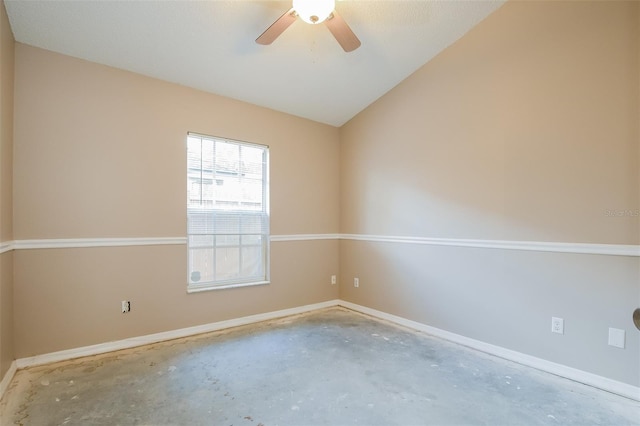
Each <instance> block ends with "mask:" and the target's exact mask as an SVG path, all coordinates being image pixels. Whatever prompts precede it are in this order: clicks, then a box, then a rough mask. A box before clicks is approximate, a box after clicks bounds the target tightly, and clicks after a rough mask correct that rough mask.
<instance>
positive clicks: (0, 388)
mask: <svg viewBox="0 0 640 426" xmlns="http://www.w3.org/2000/svg"><path fill="white" fill-rule="evenodd" d="M16 371H18V366H17V364H16V362H15V361H13V362H12V363H11V365H10V366H9V369H8V370H7V372H6V373H4V377H3V378H2V381H0V401H1V400H2V397H3V396H4V393H5V392H6V391H7V389H9V384H10V383H11V380H13V376H15V375H16Z"/></svg>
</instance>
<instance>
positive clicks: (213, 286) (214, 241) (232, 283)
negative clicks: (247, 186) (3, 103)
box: [186, 132, 270, 293]
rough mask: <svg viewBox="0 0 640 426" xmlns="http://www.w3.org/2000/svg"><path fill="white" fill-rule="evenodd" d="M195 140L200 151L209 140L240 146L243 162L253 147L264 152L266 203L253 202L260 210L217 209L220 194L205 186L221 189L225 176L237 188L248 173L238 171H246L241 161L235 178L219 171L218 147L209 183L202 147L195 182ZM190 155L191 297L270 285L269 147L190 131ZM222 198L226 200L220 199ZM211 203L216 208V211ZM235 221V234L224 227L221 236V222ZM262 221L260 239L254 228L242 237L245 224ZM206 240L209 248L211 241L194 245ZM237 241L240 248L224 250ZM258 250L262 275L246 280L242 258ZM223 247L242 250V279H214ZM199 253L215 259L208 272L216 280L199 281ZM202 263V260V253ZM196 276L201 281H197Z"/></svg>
mask: <svg viewBox="0 0 640 426" xmlns="http://www.w3.org/2000/svg"><path fill="white" fill-rule="evenodd" d="M197 139H200V141H201V147H202V141H205V140H206V141H207V142H209V143H211V142H213V143H214V144H215V142H221V143H224V144H225V145H226V146H229V144H230V145H236V146H238V147H239V148H238V153H239V154H238V155H239V157H241V155H242V147H247V148H253V149H256V148H257V149H260V150H262V179H261V183H262V192H261V197H262V199H261V202H260V203H257V202H256V203H255V205H257V206H258V207H260V209H259V210H253V209H251V208H248V209H247V208H244V209H243V208H241V207H239V208H237V209H234V208H230V207H228V206H227V207H226V208H215V204H216V203H217V202H221V200H220V199H216V195H215V194H216V191H214V190H213V189H209V190H204V189H203V186H202V185H203V182H204V181H211V183H210V184H211V185H213V186H216V185H221V183H220V182H222V181H224V179H225V177H226V178H227V179H229V180H230V181H236V179H237V182H238V185H240V186H242V185H241V183H240V182H242V183H246V180H243V176H244V173H243V172H242V171H240V168H242V167H243V163H242V160H241V158H239V159H238V164H239V165H238V167H239V169H238V172H237V173H236V174H235V175H233V174H232V175H231V176H229V173H228V171H227V172H224V171H223V172H220V170H219V169H218V168H217V166H216V162H215V152H216V151H215V149H216V148H215V146H217V145H214V148H213V154H212V158H211V161H210V164H212V166H211V170H208V172H209V177H207V178H205V177H204V174H203V170H204V166H203V164H204V161H203V159H202V158H203V155H202V148H201V151H200V169H199V173H200V177H199V178H198V177H197V173H198V169H195V168H192V167H190V163H192V161H190V159H189V155H190V154H189V142H190V141H191V143H197V142H196V140H197ZM186 154H187V176H186V178H187V292H189V293H193V292H200V291H207V290H217V289H226V288H234V287H246V286H254V285H264V284H269V283H270V267H269V264H270V261H269V256H270V243H269V240H270V238H269V147H268V146H266V145H261V144H256V143H250V142H244V141H238V140H233V139H227V138H221V137H216V136H208V135H202V134H198V133H192V132H189V133H188V134H187V144H186ZM224 175H226V176H224ZM198 179H199V180H198ZM247 180H248V178H247ZM198 185H200V187H199V190H196V191H194V192H195V193H196V194H198V195H199V197H200V203H199V205H197V203H194V201H193V199H192V195H193V194H192V192H191V191H192V189H193V187H194V186H196V187H197V186H198ZM204 194H213V195H211V200H207V201H206V202H205V201H204V196H205V195H204ZM219 196H220V197H222V196H221V195H219ZM221 203H222V204H224V203H227V204H230V202H229V201H228V200H224V201H222V202H221ZM207 204H209V205H207ZM211 204H213V206H212V205H211ZM245 204H247V203H245ZM249 204H250V203H249ZM238 205H242V202H239V203H238ZM203 218H204V219H203ZM225 220H226V221H227V222H226V223H225ZM234 220H237V221H238V228H237V229H238V233H237V234H236V233H229V231H228V230H227V228H225V231H224V233H218V232H220V231H219V227H220V225H219V224H220V223H222V224H223V225H227V223H231V222H232V221H234ZM204 222H206V223H207V225H206V226H204V227H202V226H200V225H199V224H202V223H204ZM258 222H259V223H260V225H258V228H259V229H260V231H259V234H257V233H255V232H256V231H253V228H252V231H253V232H252V233H242V231H241V229H242V228H244V227H245V226H247V225H243V224H244V223H248V224H250V225H249V226H255V225H254V224H256V223H258ZM227 226H228V225H227ZM203 229H204V230H203ZM212 229H213V231H212ZM208 238H211V240H210V244H208V242H205V244H204V245H202V243H200V244H198V243H197V242H196V239H200V240H201V241H203V240H206V239H208ZM234 238H237V242H236V243H231V244H228V245H225V244H224V243H223V242H222V241H228V240H229V239H231V240H233V239H234ZM244 239H247V240H250V241H251V240H253V241H254V242H253V243H243V240H244ZM256 241H257V242H256ZM256 247H261V259H260V262H261V268H262V269H261V270H260V271H259V272H260V273H259V274H256V275H244V276H243V275H242V269H243V264H242V259H243V256H244V250H243V249H251V248H256ZM224 248H232V249H233V248H237V249H238V250H237V256H238V260H237V262H238V263H237V267H238V272H239V276H237V277H233V278H230V279H215V276H216V273H217V271H216V268H217V263H216V256H218V251H219V249H224ZM196 250H201V251H202V250H204V251H205V253H207V252H210V254H211V256H212V257H211V261H210V266H209V269H210V270H213V272H212V273H213V276H214V278H213V279H212V280H206V279H205V280H203V281H200V279H201V277H200V272H201V271H200V269H202V264H201V265H200V266H199V267H198V268H199V269H198V270H194V265H195V263H194V262H197V260H194V258H195V257H197V256H196V255H194V253H195V252H196ZM198 258H199V259H203V257H202V254H201V255H200V256H199V257H198ZM204 258H205V259H209V256H208V254H205V256H204ZM194 272H197V273H198V275H194ZM194 277H195V278H198V279H194Z"/></svg>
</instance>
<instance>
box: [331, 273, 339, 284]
mask: <svg viewBox="0 0 640 426" xmlns="http://www.w3.org/2000/svg"><path fill="white" fill-rule="evenodd" d="M337 282H338V278H336V276H335V275H331V285H335V284H336V283H337Z"/></svg>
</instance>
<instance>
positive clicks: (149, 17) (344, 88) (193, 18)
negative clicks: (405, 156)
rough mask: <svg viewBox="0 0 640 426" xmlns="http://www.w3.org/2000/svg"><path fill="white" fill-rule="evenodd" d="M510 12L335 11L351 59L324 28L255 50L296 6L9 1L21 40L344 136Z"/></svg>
mask: <svg viewBox="0 0 640 426" xmlns="http://www.w3.org/2000/svg"><path fill="white" fill-rule="evenodd" d="M503 3H504V2H503V1H480V0H474V1H453V0H449V1H427V0H422V1H402V0H395V1H364V0H343V1H337V2H336V10H337V12H338V13H339V14H340V15H341V16H342V17H343V18H344V19H345V20H346V21H347V23H348V24H349V25H350V26H351V28H352V29H353V31H354V32H355V33H356V35H357V36H358V37H359V38H360V40H361V41H362V46H361V47H360V48H359V49H357V50H355V51H354V52H351V53H345V52H344V51H343V50H342V49H341V48H340V46H339V45H338V43H337V42H336V41H335V39H334V38H333V37H332V35H331V33H330V32H329V30H328V29H327V28H326V27H325V26H324V25H322V24H321V25H309V24H305V23H304V22H302V21H300V20H298V21H296V22H295V23H294V24H293V25H292V26H291V27H289V29H287V30H286V31H285V32H284V33H283V34H282V35H281V36H280V37H279V38H278V39H277V40H276V41H275V42H274V43H273V44H272V45H269V46H261V45H258V44H256V43H255V41H254V40H255V39H256V37H258V36H259V35H260V34H261V33H262V32H263V31H264V30H265V29H266V28H267V27H268V26H269V25H271V23H272V22H273V21H275V20H276V19H277V18H278V17H279V16H280V15H282V14H283V13H284V12H285V11H287V10H288V9H289V8H290V7H291V2H288V1H241V0H235V1H184V0H182V1H178V0H175V1H104V0H84V1H55V0H53V1H52V0H48V1H34V0H17V1H16V0H6V1H5V4H6V9H7V13H8V15H9V21H10V23H11V27H12V29H13V33H14V36H15V39H16V40H17V41H18V42H21V43H25V44H29V45H32V46H37V47H41V48H44V49H48V50H52V51H55V52H60V53H63V54H66V55H70V56H74V57H78V58H83V59H86V60H89V61H93V62H98V63H101V64H106V65H110V66H113V67H117V68H121V69H125V70H129V71H133V72H137V73H140V74H144V75H147V76H151V77H156V78H159V79H162V80H166V81H170V82H175V83H179V84H182V85H185V86H189V87H193V88H196V89H200V90H204V91H207V92H211V93H215V94H219V95H223V96H227V97H230V98H234V99H239V100H242V101H246V102H250V103H252V104H256V105H261V106H265V107H268V108H272V109H274V110H278V111H282V112H286V113H290V114H293V115H297V116H300V117H305V118H309V119H311V120H314V121H318V122H322V123H327V124H331V125H334V126H341V125H342V124H344V123H345V122H347V121H348V120H349V119H351V118H352V117H353V116H354V115H356V114H357V113H358V112H360V111H361V110H363V109H364V108H366V107H367V106H368V105H370V104H371V103H372V102H373V101H375V100H376V99H378V98H379V97H380V96H382V95H383V94H384V93H386V92H387V91H388V90H389V89H391V88H392V87H394V86H395V85H397V84H398V83H399V82H400V81H402V80H403V79H404V78H406V77H407V76H409V75H410V74H411V73H413V72H414V71H415V70H416V69H418V68H419V67H420V66H422V65H423V64H425V63H426V62H428V61H429V60H430V59H431V58H433V57H434V56H435V55H436V54H438V53H439V52H440V51H442V50H443V49H444V48H446V47H447V46H449V45H450V44H452V43H453V42H454V41H456V40H457V39H459V38H460V37H462V36H463V35H464V34H465V33H466V32H467V31H469V30H470V29H471V28H472V27H473V26H474V25H476V24H477V23H478V22H480V21H481V20H482V19H484V18H485V17H486V16H487V15H489V14H490V13H492V12H493V11H495V10H496V9H497V8H499V7H500V6H501V5H502V4H503ZM489 48H490V47H488V49H489Z"/></svg>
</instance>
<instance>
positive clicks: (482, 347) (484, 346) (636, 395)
mask: <svg viewBox="0 0 640 426" xmlns="http://www.w3.org/2000/svg"><path fill="white" fill-rule="evenodd" d="M339 305H340V306H342V307H345V308H348V309H352V310H354V311H356V312H360V313H363V314H367V315H370V316H372V317H376V318H380V319H383V320H386V321H390V322H393V323H395V324H398V325H401V326H404V327H408V328H411V329H414V330H417V331H422V332H425V333H427V334H429V335H432V336H435V337H439V338H441V339H444V340H447V341H450V342H454V343H458V344H460V345H463V346H467V347H469V348H472V349H475V350H478V351H481V352H484V353H487V354H490V355H494V356H497V357H499V358H503V359H506V360H508V361H513V362H517V363H518V364H522V365H525V366H527V367H533V368H536V369H538V370H542V371H545V372H547V373H551V374H554V375H556V376H560V377H564V378H566V379H570V380H573V381H576V382H580V383H583V384H585V385H589V386H593V387H595V388H598V389H602V390H605V391H607V392H611V393H615V394H617V395H620V396H624V397H626V398H630V399H633V400H636V401H640V387H636V386H632V385H629V384H627V383H622V382H619V381H617V380H612V379H609V378H606V377H603V376H599V375H597V374H593V373H589V372H586V371H582V370H578V369H575V368H572V367H568V366H566V365H562V364H557V363H555V362H551V361H547V360H545V359H541V358H537V357H534V356H531V355H526V354H523V353H521V352H517V351H513V350H510V349H506V348H503V347H501V346H496V345H492V344H489V343H485V342H482V341H480V340H475V339H471V338H469V337H465V336H461V335H459V334H455V333H451V332H449V331H445V330H441V329H439V328H436V327H432V326H429V325H426V324H422V323H419V322H416V321H412V320H408V319H406V318H402V317H399V316H396V315H392V314H388V313H386V312H382V311H378V310H376V309H372V308H368V307H366V306H362V305H358V304H356V303H352V302H347V301H344V300H340V301H339Z"/></svg>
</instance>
